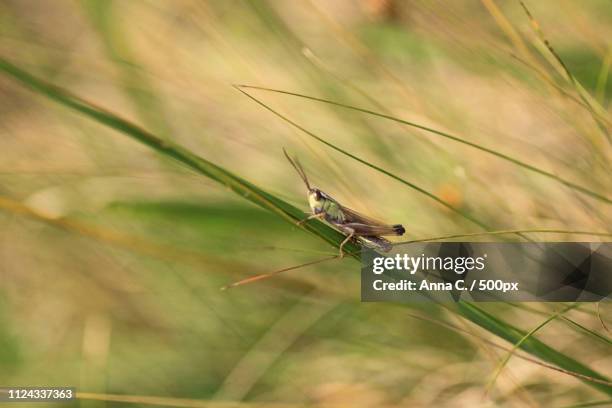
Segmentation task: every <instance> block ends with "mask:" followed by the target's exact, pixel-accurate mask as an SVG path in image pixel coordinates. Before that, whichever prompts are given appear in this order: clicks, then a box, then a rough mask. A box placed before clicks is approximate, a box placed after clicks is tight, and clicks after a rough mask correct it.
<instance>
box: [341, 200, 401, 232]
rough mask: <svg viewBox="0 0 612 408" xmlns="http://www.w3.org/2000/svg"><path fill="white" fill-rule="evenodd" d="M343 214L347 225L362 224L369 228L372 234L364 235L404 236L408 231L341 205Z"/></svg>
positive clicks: (399, 225) (397, 225) (398, 225)
mask: <svg viewBox="0 0 612 408" xmlns="http://www.w3.org/2000/svg"><path fill="white" fill-rule="evenodd" d="M340 208H341V209H342V212H343V213H344V218H345V224H362V225H363V226H364V227H365V226H367V227H368V228H367V229H368V230H369V231H370V233H367V234H365V233H364V234H362V235H371V236H374V235H403V234H404V232H406V230H405V229H404V227H403V226H402V225H401V224H394V225H391V224H385V223H383V222H380V221H378V220H375V219H374V218H370V217H367V216H365V215H363V214H360V213H358V212H357V211H355V210H351V209H350V208H347V207H345V206H343V205H340Z"/></svg>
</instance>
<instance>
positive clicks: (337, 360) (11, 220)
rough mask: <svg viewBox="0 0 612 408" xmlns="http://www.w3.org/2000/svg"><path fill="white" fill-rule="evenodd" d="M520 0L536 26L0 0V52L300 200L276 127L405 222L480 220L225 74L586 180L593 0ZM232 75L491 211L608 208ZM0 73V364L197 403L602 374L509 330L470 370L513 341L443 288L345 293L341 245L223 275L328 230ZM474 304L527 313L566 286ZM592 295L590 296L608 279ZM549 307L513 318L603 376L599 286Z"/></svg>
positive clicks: (525, 394) (297, 399) (377, 398)
mask: <svg viewBox="0 0 612 408" xmlns="http://www.w3.org/2000/svg"><path fill="white" fill-rule="evenodd" d="M532 3H533V4H532ZM527 6H528V7H529V10H530V12H531V14H532V16H533V18H535V19H536V20H537V21H538V22H539V26H538V27H539V29H541V30H542V31H541V32H540V31H538V29H534V22H533V21H530V19H529V17H528V16H527V15H526V13H525V11H524V10H523V8H522V7H521V5H520V4H519V3H518V2H514V1H495V2H494V1H492V0H482V1H481V2H479V1H455V2H429V1H410V2H401V1H392V0H362V1H345V0H342V1H335V2H324V1H319V0H316V1H315V0H312V1H311V0H308V1H303V2H283V1H261V0H257V1H253V2H247V1H233V0H232V1H211V2H200V1H191V0H184V1H175V2H165V1H154V0H148V1H131V2H126V1H98V0H82V1H60V2H57V1H56V2H50V1H13V0H5V1H3V2H2V3H0V55H1V56H2V57H3V58H6V59H8V60H10V61H12V63H14V64H16V65H18V66H19V67H21V68H22V69H24V70H26V71H28V72H30V73H32V74H34V75H36V76H38V77H41V78H44V79H45V80H47V81H49V82H51V83H54V84H56V85H58V86H60V87H62V88H65V89H68V90H70V91H71V92H73V93H75V94H76V95H79V96H80V97H83V98H85V99H87V100H88V101H91V102H93V103H94V104H96V105H98V106H101V107H103V108H105V109H107V110H109V111H112V112H114V113H115V114H117V115H119V116H122V117H125V118H128V119H129V120H131V121H133V122H134V123H137V124H139V125H140V126H142V127H143V128H145V129H147V130H149V131H150V132H152V133H154V134H156V135H158V136H159V137H161V138H164V139H166V140H168V141H171V142H174V143H179V144H181V145H184V146H186V147H187V148H189V149H190V150H191V151H193V152H195V153H197V154H199V155H201V156H202V157H204V158H206V159H207V160H210V161H212V162H213V163H215V164H217V165H219V166H221V167H223V168H225V169H228V170H230V171H231V172H233V173H235V174H238V175H240V176H241V177H243V178H245V179H247V180H248V181H250V182H252V183H253V184H255V185H256V186H259V187H261V188H262V189H264V190H266V191H268V192H270V193H272V194H274V195H275V196H277V197H280V198H282V199H284V200H286V201H289V202H291V203H293V204H294V205H295V206H297V207H299V208H303V209H304V210H306V209H307V204H306V200H305V194H304V193H305V192H304V188H303V185H302V184H301V181H300V180H299V178H298V177H297V175H296V174H295V173H294V172H293V170H292V169H291V168H290V166H289V164H288V163H287V162H286V160H285V158H284V157H283V155H282V150H281V149H282V147H286V148H287V149H288V150H289V151H291V152H292V153H295V154H297V155H298V156H299V157H300V158H301V161H302V162H303V164H304V166H305V167H306V171H307V172H308V174H309V177H310V178H311V182H312V183H313V184H315V185H316V186H318V187H320V188H322V189H323V190H325V191H326V192H329V193H330V194H331V195H333V196H334V197H335V198H337V199H339V200H340V201H341V202H343V203H346V204H347V205H349V206H350V207H353V208H355V209H357V210H360V211H362V212H365V213H367V214H369V215H372V216H375V217H378V218H381V219H383V220H385V221H388V222H393V223H402V224H404V226H406V229H407V235H406V239H420V238H427V237H435V236H439V235H445V234H449V235H450V234H460V233H470V232H479V231H482V229H481V228H479V227H478V226H477V225H475V224H474V223H472V222H470V221H468V220H466V219H465V218H463V217H461V215H459V214H457V213H456V212H454V211H452V210H450V209H448V208H445V207H443V206H442V205H440V204H438V203H436V202H435V201H432V200H431V199H430V198H427V197H425V196H424V195H422V194H420V193H418V192H416V191H415V190H413V189H410V188H408V187H407V186H406V185H403V184H401V183H399V182H398V181H397V180H394V179H392V178H390V177H388V176H386V175H384V174H381V173H380V172H377V171H375V170H373V169H372V168H368V167H367V166H364V165H362V164H360V163H358V162H356V161H354V160H351V159H349V158H347V157H346V156H343V155H342V154H340V153H338V152H337V151H334V150H333V149H330V148H329V147H326V146H324V145H323V144H321V143H319V142H317V141H316V140H314V139H313V138H311V137H309V136H308V135H307V134H305V133H303V132H300V131H299V130H297V129H296V128H295V127H291V126H288V125H287V123H285V122H284V121H282V120H281V119H279V118H278V117H276V116H274V115H272V114H271V113H270V112H268V111H267V110H265V109H263V108H262V107H261V106H259V105H258V104H256V103H254V102H253V101H252V100H250V99H248V98H247V97H245V96H244V95H242V94H241V93H239V92H237V90H236V89H234V88H232V86H231V85H232V84H236V83H238V84H251V85H259V86H264V87H271V88H276V89H282V90H286V91H291V92H298V93H303V94H307V95H312V96H316V97H319V98H325V99H330V100H333V101H337V102H341V103H344V104H348V105H351V106H357V107H362V108H365V109H370V110H373V111H376V112H381V113H384V114H387V115H391V116H393V117H397V118H402V119H405V120H409V121H412V122H415V123H418V124H421V125H424V126H428V127H431V128H434V129H438V130H441V131H444V132H448V133H450V134H453V135H458V136H460V137H462V138H464V139H466V140H469V141H470V142H472V143H475V144H477V145H479V146H483V147H487V148H490V149H493V150H495V151H496V152H500V153H504V154H507V155H510V156H512V157H514V158H517V159H519V160H521V161H523V162H526V163H529V164H530V165H533V166H536V167H538V168H540V169H543V170H545V171H547V172H550V173H552V174H554V175H556V176H558V177H561V178H562V179H564V180H568V181H569V182H571V183H574V184H577V185H579V186H582V187H583V188H586V189H588V190H591V191H595V192H597V193H599V194H600V195H603V196H609V195H610V193H611V191H612V190H611V188H610V187H611V178H610V154H611V149H610V141H609V137H610V136H609V130H610V123H611V119H610V118H611V116H610V96H611V95H612V80H609V78H608V77H609V68H610V64H611V62H612V48H611V43H610V38H612V24H611V23H612V8H611V7H610V5H609V2H607V1H605V0H593V1H589V2H571V1H568V0H561V1H538V2H530V3H528V4H527ZM542 35H543V36H545V37H546V39H547V40H548V41H549V42H550V44H552V46H553V47H554V49H555V51H556V53H557V54H558V56H560V57H561V59H562V60H563V62H564V64H565V68H566V69H567V70H569V72H571V74H572V75H573V77H568V76H567V73H566V71H565V68H564V67H563V65H562V64H560V63H559V61H558V60H557V59H556V58H555V55H554V54H552V53H551V52H550V50H548V49H547V48H546V47H545V45H544V43H543V41H542V37H541V36H542ZM572 78H573V79H572ZM246 91H247V92H249V94H251V95H253V96H254V97H256V98H258V99H260V100H261V101H263V102H264V103H266V104H269V106H271V107H272V108H273V109H275V110H278V111H279V112H280V113H282V114H283V115H286V116H287V117H289V118H290V119H291V120H293V121H295V122H296V123H298V124H299V125H301V126H303V127H305V128H306V129H307V130H308V131H310V132H313V133H315V134H316V135H318V136H320V137H322V138H323V139H325V140H327V141H329V142H330V143H332V144H333V145H334V146H338V147H340V148H342V149H345V150H346V151H349V152H350V153H352V154H354V155H356V156H358V157H361V158H363V159H365V160H366V161H367V162H368V163H372V164H374V165H377V166H380V167H382V168H384V169H386V170H388V171H390V172H392V173H394V174H396V175H398V176H399V177H401V178H403V179H405V180H408V181H410V182H411V183H414V184H415V185H417V186H419V187H420V188H422V189H424V190H426V191H428V192H431V193H432V194H434V195H436V196H437V197H439V198H440V199H441V200H443V201H445V202H446V203H448V204H449V205H450V206H451V207H453V208H455V209H456V210H458V211H460V212H464V213H466V214H469V215H471V216H472V217H474V218H477V219H478V220H480V221H481V222H482V223H484V224H486V225H488V226H489V227H490V228H491V229H493V230H506V229H560V230H576V231H608V232H609V231H610V221H611V219H612V213H611V212H610V205H609V203H606V202H604V201H602V200H598V199H596V198H593V197H591V196H589V195H585V194H583V193H581V192H579V191H577V190H576V189H573V188H569V187H567V186H565V185H563V184H560V183H558V182H556V181H555V180H553V179H550V178H546V177H543V176H541V175H538V174H535V173H533V172H530V171H528V170H525V169H524V168H521V167H520V166H517V165H516V164H513V163H510V162H507V161H504V160H501V159H500V158H498V157H494V156H492V155H489V154H486V153H484V152H482V151H479V150H477V149H474V148H472V147H469V146H465V145H462V144H459V143H456V142H453V141H450V140H446V139H444V138H441V137H438V136H436V135H432V134H430V133H426V132H423V131H421V130H417V129H414V128H411V127H408V126H405V125H401V124H399V123H396V122H393V121H388V120H384V119H381V118H376V117H373V116H371V115H366V114H363V113H359V112H355V111H352V110H347V109H342V108H338V107H334V106H330V105H326V104H323V103H320V102H315V101H309V100H306V99H302V98H298V97H295V96H290V95H281V94H275V93H270V92H266V91H261V90H252V89H246ZM0 95H1V99H0V115H1V120H0V125H1V133H2V136H3V143H2V149H1V150H0V165H1V166H2V167H1V168H0V180H1V181H0V196H1V197H2V203H3V204H4V205H2V206H0V209H1V210H2V211H0V220H1V221H2V229H1V230H0V231H1V234H0V239H1V240H2V244H1V245H0V250H1V255H0V261H1V263H0V265H1V267H0V282H2V283H1V285H0V384H11V385H13V384H14V385H38V384H56V385H75V386H77V387H78V389H79V391H82V392H90V393H98V394H104V395H109V394H125V395H132V396H166V397H175V398H182V399H197V400H200V401H203V402H206V403H207V404H209V405H206V406H211V407H215V406H217V405H218V406H223V405H222V401H235V402H236V406H242V405H244V406H250V404H255V403H262V404H265V403H268V402H269V403H272V402H274V403H286V404H288V405H287V406H303V405H304V404H313V405H325V404H328V405H329V404H337V405H338V406H365V407H373V406H383V405H388V406H426V405H434V406H456V405H462V406H480V405H482V406H525V405H527V406H540V405H547V406H566V405H567V406H570V405H575V404H580V403H585V402H592V401H606V398H610V394H609V393H608V395H606V394H605V393H601V392H599V391H598V390H597V389H595V388H593V387H589V385H588V384H587V383H585V382H583V381H580V380H579V379H577V378H575V377H573V376H571V375H568V374H566V373H562V372H558V371H554V370H552V369H550V368H546V367H543V366H541V365H538V364H535V363H533V362H529V361H525V360H523V359H519V358H517V357H516V356H515V357H513V358H512V359H511V360H510V362H509V364H508V366H507V367H506V369H505V370H504V371H503V372H502V374H501V376H500V377H499V378H498V379H497V381H496V382H495V385H494V387H493V388H492V389H491V390H490V391H489V392H488V393H487V392H486V385H487V382H488V381H489V379H490V378H491V377H492V376H493V373H494V371H495V367H496V365H497V364H498V363H499V361H500V359H502V358H503V356H504V354H505V352H504V350H500V349H498V348H495V347H492V346H491V345H490V344H489V343H487V340H488V341H494V342H496V343H497V344H502V345H504V346H505V347H506V348H508V347H510V346H508V343H503V342H502V341H501V340H500V339H499V338H496V337H495V336H493V335H491V334H489V333H488V332H486V331H484V330H482V329H479V328H477V327H476V326H475V325H473V324H471V323H469V322H467V321H466V320H463V319H462V318H460V317H459V316H458V315H457V314H456V313H454V312H453V311H452V310H451V311H449V310H446V309H444V308H440V307H436V306H433V305H412V306H410V307H409V308H407V307H403V306H398V305H391V304H360V303H359V274H358V267H357V264H356V263H355V262H352V261H351V260H349V259H345V260H342V261H339V260H333V261H330V262H326V263H321V264H317V265H316V266H311V267H308V268H303V269H298V270H294V271H291V272H287V273H285V274H283V275H279V276H278V277H277V278H275V279H270V280H267V281H264V282H260V283H254V284H252V285H248V286H244V287H239V288H236V289H233V290H230V291H225V292H221V291H219V288H220V287H221V286H223V285H225V284H227V283H229V282H232V281H234V280H236V279H240V278H243V277H246V276H249V275H252V274H255V273H261V272H269V271H272V270H275V269H280V268H284V267H289V266H293V265H299V264H302V263H306V262H310V261H313V260H316V259H320V258H323V257H325V256H329V255H333V254H335V253H336V251H337V250H336V249H335V248H334V247H332V246H330V245H327V244H326V243H324V242H323V241H321V240H319V239H317V238H316V237H313V236H312V235H309V234H305V233H304V232H303V231H301V230H299V229H298V228H296V227H293V226H291V225H290V224H288V223H286V222H285V221H283V220H282V219H281V218H279V217H277V216H276V215H275V214H273V213H270V212H266V211H264V210H262V209H261V208H259V207H256V206H253V205H252V204H250V203H249V202H248V201H246V200H244V199H243V198H242V197H240V196H237V195H235V194H233V193H232V192H231V191H229V190H228V189H225V188H222V187H220V186H219V185H218V184H216V183H214V182H213V181H211V180H210V179H208V178H205V177H203V176H201V175H198V174H195V173H194V172H192V171H189V170H186V169H185V168H184V167H181V166H180V165H177V164H175V163H174V162H171V161H169V160H167V159H165V158H163V157H162V156H160V155H158V154H156V153H155V152H154V151H151V150H150V149H147V148H146V147H144V146H142V145H140V144H137V143H134V141H132V140H130V139H128V138H126V137H124V135H121V134H120V133H117V132H116V131H113V130H110V129H108V128H106V127H104V126H101V125H100V124H98V123H95V122H93V121H91V120H90V119H88V118H86V117H84V116H83V115H80V114H78V113H75V112H74V111H71V110H68V109H66V108H64V107H60V106H58V105H56V104H53V103H52V102H50V101H48V100H46V99H44V98H41V97H39V96H36V95H35V94H34V93H32V92H30V91H28V90H26V89H25V88H22V87H20V86H19V85H17V84H16V83H15V81H13V80H11V79H10V78H9V77H7V76H0ZM27 211H29V212H27ZM58 227H59V228H58ZM529 237H530V238H532V239H535V240H605V239H606V238H605V237H590V236H585V235H576V234H550V233H549V234H535V233H532V234H529ZM508 238H509V239H510V238H511V239H516V237H511V236H510V237H508ZM478 239H482V240H487V241H491V240H497V239H502V238H501V237H497V236H495V237H486V236H485V237H481V238H478ZM481 306H482V308H483V309H485V310H487V311H488V312H489V313H491V314H492V315H494V316H496V317H498V318H500V319H503V320H504V321H506V322H509V323H510V324H512V325H515V326H517V327H520V328H521V329H523V330H525V331H528V330H531V329H533V328H534V327H536V326H537V325H538V324H539V323H541V322H542V321H543V320H544V319H545V318H546V317H547V316H549V315H551V314H552V313H554V312H557V311H559V310H561V309H562V306H563V305H553V304H529V305H508V304H487V305H481ZM600 309H601V314H602V318H603V319H604V320H605V319H607V321H608V322H609V321H610V317H609V316H610V311H611V310H612V309H611V308H610V306H609V304H605V303H603V304H602V305H601V308H600ZM414 314H418V315H419V316H426V317H427V318H429V319H433V320H435V321H437V322H447V323H451V324H453V325H454V326H453V327H454V328H449V327H443V326H440V325H439V324H435V323H433V322H431V321H423V320H418V319H415V318H414ZM565 316H566V317H565V318H559V319H555V320H554V321H552V322H551V323H550V324H548V325H546V326H545V327H544V328H542V329H541V330H540V331H538V333H537V334H536V335H535V337H537V338H539V339H540V340H542V341H543V342H545V343H547V344H548V345H550V346H552V347H554V348H555V349H556V350H558V351H560V352H561V353H563V354H565V355H566V356H570V357H572V358H574V359H576V360H579V361H580V362H582V363H583V364H585V365H587V366H589V367H590V368H592V369H594V370H596V371H598V372H600V373H602V374H604V375H607V376H612V370H610V367H612V357H611V356H612V353H610V340H609V337H608V334H609V332H608V331H607V330H606V329H605V328H604V327H603V326H602V324H601V323H600V321H599V319H598V317H597V314H596V305H594V304H584V305H580V306H579V307H577V308H575V309H572V310H571V311H569V312H567V314H565ZM577 325H580V326H577ZM608 326H610V323H608ZM459 329H464V330H467V331H468V332H469V333H472V334H475V335H476V337H474V336H473V335H470V334H468V333H466V332H462V331H460V330H459ZM519 354H520V353H519ZM104 395H102V396H100V395H98V397H101V398H102V399H105V397H104ZM106 399H108V398H106ZM138 401H139V403H140V404H143V405H146V401H145V400H144V397H142V398H140V400H138ZM181 401H182V403H184V404H191V405H187V406H196V405H198V404H199V403H196V402H194V401H191V402H188V401H187V400H181ZM181 401H174V402H168V401H166V402H167V404H166V405H169V406H180V403H181ZM607 402H609V400H608V401H607ZM603 403H605V402H602V404H603ZM74 405H78V406H83V407H89V406H92V407H98V406H124V405H125V406H131V405H133V404H128V403H121V402H109V401H106V402H104V401H94V400H92V399H87V398H84V399H81V400H79V401H78V402H75V403H74ZM41 406H42V405H41Z"/></svg>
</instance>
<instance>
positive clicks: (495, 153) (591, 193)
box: [236, 85, 612, 204]
mask: <svg viewBox="0 0 612 408" xmlns="http://www.w3.org/2000/svg"><path fill="white" fill-rule="evenodd" d="M236 87H238V88H249V89H258V90H262V91H267V92H275V93H280V94H285V95H291V96H296V97H298V98H304V99H309V100H312V101H316V102H322V103H326V104H330V105H334V106H338V107H341V108H345V109H351V110H355V111H359V112H362V113H366V114H368V115H373V116H377V117H380V118H383V119H388V120H392V121H394V122H399V123H401V124H404V125H407V126H412V127H414V128H417V129H421V130H424V131H426V132H429V133H432V134H435V135H438V136H441V137H444V138H446V139H450V140H453V141H455V142H458V143H461V144H464V145H467V146H470V147H473V148H475V149H478V150H480V151H483V152H486V153H489V154H491V155H493V156H496V157H498V158H500V159H503V160H506V161H508V162H510V163H513V164H515V165H517V166H520V167H523V168H524V169H527V170H530V171H532V172H534V173H537V174H540V175H542V176H545V177H548V178H550V179H552V180H555V181H557V182H559V183H561V184H563V185H565V186H567V187H569V188H571V189H573V190H576V191H578V192H580V193H583V194H586V195H588V196H590V197H592V198H595V199H597V200H599V201H602V202H605V203H607V204H612V199H611V198H608V197H606V196H604V195H603V194H600V193H597V192H595V191H592V190H590V189H588V188H586V187H583V186H581V185H578V184H576V183H572V182H571V181H568V180H565V179H563V178H561V177H559V176H557V175H555V174H553V173H551V172H548V171H546V170H542V169H540V168H538V167H535V166H532V165H531V164H528V163H525V162H523V161H521V160H519V159H516V158H514V157H511V156H508V155H507V154H504V153H500V152H498V151H496V150H493V149H490V148H488V147H484V146H481V145H479V144H477V143H473V142H470V141H468V140H465V139H462V138H460V137H458V136H453V135H451V134H449V133H446V132H442V131H440V130H436V129H433V128H430V127H427V126H423V125H419V124H417V123H414V122H410V121H407V120H403V119H399V118H396V117H394V116H390V115H386V114H384V113H379V112H374V111H372V110H369V109H364V108H359V107H356V106H351V105H346V104H343V103H340V102H334V101H330V100H328V99H323V98H317V97H314V96H308V95H304V94H299V93H296V92H289V91H283V90H280V89H273V88H265V87H259V86H251V85H236ZM249 96H250V95H249ZM251 98H252V96H251Z"/></svg>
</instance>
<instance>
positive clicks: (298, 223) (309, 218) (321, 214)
mask: <svg viewBox="0 0 612 408" xmlns="http://www.w3.org/2000/svg"><path fill="white" fill-rule="evenodd" d="M323 217H325V213H318V214H312V215H310V216H308V217H306V218H304V219H303V220H301V221H298V222H297V225H299V226H300V227H301V226H302V225H303V224H304V223H305V222H306V221H309V220H314V219H315V218H317V219H321V218H323Z"/></svg>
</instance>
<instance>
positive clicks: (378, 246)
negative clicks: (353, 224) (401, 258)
mask: <svg viewBox="0 0 612 408" xmlns="http://www.w3.org/2000/svg"><path fill="white" fill-rule="evenodd" d="M360 239H361V240H362V241H363V243H364V244H365V245H366V246H368V247H369V248H372V249H375V250H378V251H381V252H389V251H390V250H391V249H393V244H392V243H391V241H389V240H386V239H385V238H383V237H377V236H365V237H360Z"/></svg>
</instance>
